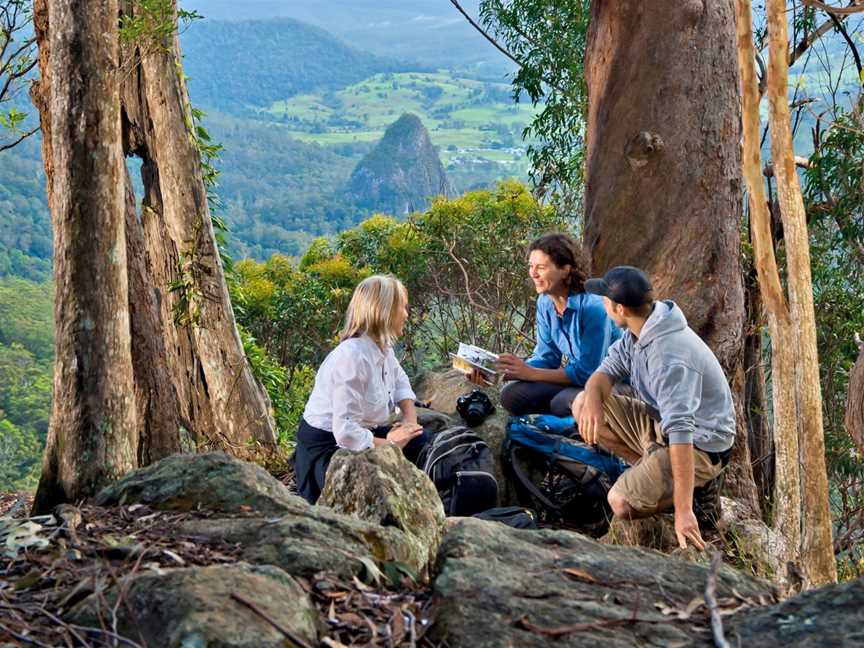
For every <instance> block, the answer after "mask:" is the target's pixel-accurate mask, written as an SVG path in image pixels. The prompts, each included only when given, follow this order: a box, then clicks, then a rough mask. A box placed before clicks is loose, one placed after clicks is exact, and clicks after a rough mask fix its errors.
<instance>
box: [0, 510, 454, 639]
mask: <svg viewBox="0 0 864 648" xmlns="http://www.w3.org/2000/svg"><path fill="white" fill-rule="evenodd" d="M28 497H29V501H26V502H25V505H24V506H19V508H18V510H17V511H16V514H15V515H16V517H15V518H10V517H5V518H4V517H3V516H4V515H5V514H6V512H7V511H8V510H9V509H10V508H12V507H13V506H15V505H16V503H19V504H20V497H19V494H17V493H12V494H10V493H2V494H0V536H3V535H5V536H6V543H5V545H4V546H3V547H2V550H5V551H6V554H5V555H0V645H8V644H10V643H11V645H21V646H24V645H27V646H34V645H35V646H73V645H75V646H85V647H86V646H92V647H97V646H99V647H101V646H117V645H125V646H132V647H142V648H143V643H142V642H141V640H140V638H136V637H120V636H118V633H117V632H116V625H115V622H116V618H115V619H111V618H110V617H109V618H106V619H105V622H104V624H103V627H102V628H85V627H83V626H79V625H76V624H74V623H72V622H69V621H68V620H67V619H68V617H67V616H66V613H67V612H68V611H69V610H70V609H71V608H73V607H74V605H75V604H76V603H78V602H79V601H81V600H83V599H84V598H85V597H87V596H89V595H91V594H93V593H94V592H100V591H104V589H105V588H107V587H111V586H112V585H113V584H115V583H117V582H118V581H120V580H121V579H122V578H123V577H126V576H132V575H134V574H136V573H143V572H146V571H148V570H150V571H155V572H157V573H158V572H159V571H160V570H167V569H172V568H173V569H176V568H185V567H196V566H207V565H220V564H231V563H235V562H237V561H238V560H239V555H240V551H241V548H240V546H239V545H235V544H228V543H224V542H222V543H215V544H214V543H203V542H201V540H200V539H199V538H192V537H184V536H182V535H179V534H178V533H177V532H176V527H177V525H178V524H180V523H182V522H184V521H188V520H190V519H195V518H199V519H200V518H206V517H210V516H212V515H213V514H212V513H208V512H202V511H199V512H191V513H176V512H165V511H157V510H153V509H150V508H149V507H147V506H144V505H141V504H133V505H131V506H118V507H110V508H101V507H95V506H88V505H85V506H81V507H80V508H75V507H71V506H64V507H62V508H60V509H58V510H57V511H55V515H53V516H36V517H29V518H28V517H26V516H27V515H28V514H29V510H30V503H31V502H32V496H28V495H26V494H25V495H24V498H25V500H27V498H28ZM4 527H5V529H4ZM10 527H12V528H14V529H15V531H13V532H12V533H10V532H9V531H10ZM13 534H14V538H13V539H12V541H11V542H10V540H9V539H10V537H12V536H13ZM296 580H297V581H298V583H300V585H301V587H302V588H303V589H304V590H305V591H306V592H307V593H308V594H309V596H310V597H311V599H312V601H313V602H314V603H315V605H316V606H317V607H318V609H319V610H320V612H321V615H322V619H324V620H325V623H326V626H327V632H326V635H325V636H323V637H322V645H325V646H329V647H332V648H336V647H339V646H355V645H364V646H397V645H406V646H409V645H410V646H419V647H421V648H422V647H432V646H436V645H437V644H434V643H432V642H431V641H429V640H428V639H427V638H425V637H424V635H425V633H426V631H427V630H428V629H429V627H430V626H431V623H432V619H433V609H432V602H431V599H432V593H431V590H430V589H429V588H427V587H424V586H420V585H417V584H415V583H413V582H411V581H410V580H408V579H407V578H403V580H402V582H401V583H398V585H396V586H394V585H393V584H391V583H384V582H381V583H370V584H367V583H364V582H361V581H360V580H359V579H357V578H356V577H355V578H354V579H353V580H351V581H348V580H345V579H340V578H337V577H335V576H333V575H332V574H326V573H320V574H316V575H315V576H314V577H313V578H308V579H307V578H296ZM120 601H121V602H122V596H121V599H120ZM249 613H250V614H254V612H252V611H250V612H249Z"/></svg>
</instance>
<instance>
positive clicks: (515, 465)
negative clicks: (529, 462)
mask: <svg viewBox="0 0 864 648" xmlns="http://www.w3.org/2000/svg"><path fill="white" fill-rule="evenodd" d="M510 468H511V469H512V470H513V475H514V476H515V477H516V479H517V480H518V481H519V484H520V485H521V486H522V487H523V488H524V489H525V490H527V491H528V493H530V494H531V496H532V497H535V498H537V500H538V501H539V502H540V503H541V504H543V505H544V506H547V507H548V508H551V509H553V510H556V511H557V510H559V509H560V508H561V507H560V506H558V505H557V504H555V503H554V502H553V501H552V500H550V499H549V498H548V497H546V496H545V495H544V494H543V492H542V491H541V490H540V489H539V488H537V486H536V485H535V484H534V482H532V481H531V480H530V479H529V478H528V475H526V474H525V472H524V471H523V470H522V468H521V467H520V466H519V462H518V461H517V460H516V448H514V447H511V448H510Z"/></svg>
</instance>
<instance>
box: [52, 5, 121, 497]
mask: <svg viewBox="0 0 864 648" xmlns="http://www.w3.org/2000/svg"><path fill="white" fill-rule="evenodd" d="M117 11H118V7H117V0H89V1H81V2H78V3H74V4H70V3H67V2H56V3H53V4H51V5H50V25H49V29H48V32H47V33H46V31H45V27H46V25H45V20H46V18H47V17H48V13H47V12H46V11H45V5H44V4H43V3H41V2H37V7H36V17H37V22H36V29H37V34H38V35H39V37H40V41H41V43H42V44H45V43H47V47H45V48H44V50H43V48H42V46H41V44H40V63H41V65H42V68H41V70H42V80H41V83H40V87H39V89H38V90H37V91H36V92H37V93H38V97H39V106H40V108H41V109H42V110H43V122H42V123H43V125H46V126H47V128H45V129H44V144H43V150H44V152H45V153H46V158H45V159H46V160H48V161H49V163H48V165H46V167H47V169H46V170H47V171H48V172H49V173H50V185H49V187H50V188H49V196H50V205H51V213H52V219H53V225H54V283H55V295H56V296H55V306H54V317H55V336H56V341H55V347H54V353H55V366H54V388H53V404H52V409H51V420H50V425H49V430H48V441H47V447H46V450H45V459H44V465H43V475H42V479H41V481H40V483H39V489H38V491H37V493H36V507H37V508H47V507H48V506H50V505H51V504H52V503H54V502H55V501H60V500H76V499H78V498H81V497H84V496H86V495H89V494H91V493H93V492H94V491H95V490H96V489H98V488H99V487H101V486H102V485H104V484H106V483H107V482H110V481H111V480H113V479H116V478H117V477H118V476H120V475H122V474H123V473H124V472H126V471H128V470H130V469H131V468H133V467H134V466H135V465H136V463H137V462H136V448H137V445H138V427H137V422H136V416H135V414H136V412H135V408H134V406H133V405H134V397H133V385H134V380H133V372H132V358H131V352H130V336H129V313H128V310H127V304H128V301H129V296H128V279H127V275H126V235H125V228H124V223H123V201H124V194H125V192H124V184H123V178H124V176H125V168H124V159H123V150H122V147H121V145H120V134H121V131H120V102H119V96H120V95H119V88H120V86H119V78H118V75H117V69H118V63H119V58H120V51H119V46H118V45H119V44H118V41H117Z"/></svg>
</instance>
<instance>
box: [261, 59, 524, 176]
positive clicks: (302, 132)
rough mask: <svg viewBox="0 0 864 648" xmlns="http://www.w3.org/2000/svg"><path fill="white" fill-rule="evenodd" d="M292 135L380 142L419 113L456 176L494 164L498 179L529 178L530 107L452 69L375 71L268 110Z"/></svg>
mask: <svg viewBox="0 0 864 648" xmlns="http://www.w3.org/2000/svg"><path fill="white" fill-rule="evenodd" d="M265 112H267V113H269V116H270V118H271V119H275V120H276V121H278V122H281V123H282V125H283V126H284V127H285V128H286V129H288V131H289V132H290V133H291V135H292V137H295V138H297V139H299V140H303V141H306V142H315V143H317V144H322V145H338V144H346V143H353V142H372V141H377V140H378V139H380V137H381V136H382V135H383V134H384V130H385V129H386V128H387V126H389V125H390V124H392V123H393V122H394V121H396V120H397V119H398V118H399V117H400V116H401V115H402V114H404V113H408V112H410V113H414V114H415V115H417V116H418V117H420V119H421V120H422V121H423V124H424V125H425V126H426V128H427V129H428V130H429V134H430V136H431V138H432V143H433V144H435V145H436V146H438V147H439V148H440V152H441V160H442V162H443V163H444V165H445V166H446V167H447V168H448V171H450V172H455V173H456V174H457V175H458V173H459V171H460V169H459V167H461V166H465V165H470V164H486V165H497V166H498V167H500V171H501V177H509V176H516V177H523V178H524V177H525V176H526V174H527V170H528V162H527V159H526V157H525V144H524V142H522V137H521V135H522V130H523V129H524V128H525V126H526V125H527V124H528V123H529V122H530V121H531V119H532V118H533V117H534V115H535V112H536V110H535V109H534V108H532V107H531V105H530V103H527V102H526V103H520V104H514V103H513V101H512V99H511V96H510V85H509V84H507V83H488V82H482V81H476V80H473V79H462V78H456V77H453V76H452V75H451V74H450V73H449V72H446V71H439V72H436V73H394V74H377V75H375V76H373V77H370V78H368V79H366V80H365V81H363V82H361V83H357V84H354V85H352V86H349V87H347V88H344V89H343V90H340V91H338V92H332V93H325V94H307V95H300V96H296V97H292V98H291V99H290V100H287V101H278V102H275V103H274V104H272V105H271V106H269V107H268V108H267V109H266V111H265Z"/></svg>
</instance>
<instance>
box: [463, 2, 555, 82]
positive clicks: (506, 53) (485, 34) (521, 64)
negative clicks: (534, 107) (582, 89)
mask: <svg viewBox="0 0 864 648" xmlns="http://www.w3.org/2000/svg"><path fill="white" fill-rule="evenodd" d="M450 4H452V5H453V6H454V7H456V10H457V11H458V12H459V13H461V14H462V15H463V16H464V17H465V20H467V21H468V22H469V23H470V24H471V26H472V27H473V28H474V29H476V30H477V31H478V32H480V34H481V35H482V36H483V38H485V39H486V40H487V41H489V42H490V43H492V45H493V46H494V47H495V49H497V50H498V51H499V52H501V53H502V54H503V55H504V56H506V57H507V58H509V59H510V60H511V61H513V62H514V63H515V64H516V65H518V66H519V67H520V68H524V67H525V62H524V61H521V60H520V59H518V58H516V56H515V55H514V54H512V53H511V52H510V51H509V50H508V49H506V48H505V47H504V46H503V45H501V44H499V43H498V41H496V40H495V39H494V38H492V36H491V35H490V34H489V32H487V31H486V30H485V29H483V27H481V26H480V25H479V24H478V23H477V21H475V20H474V19H473V18H472V17H471V16H470V15H469V14H468V12H467V11H465V9H463V8H462V5H461V4H459V0H450ZM525 38H526V40H528V42H530V43H533V41H532V40H531V39H530V38H528V37H527V36H525ZM543 82H544V83H545V84H546V85H548V86H550V87H552V88H555V89H556V90H557V91H558V92H560V93H562V94H567V91H566V90H564V88H562V87H561V86H559V85H558V84H557V83H553V82H552V81H550V80H549V79H548V78H546V77H543Z"/></svg>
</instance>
